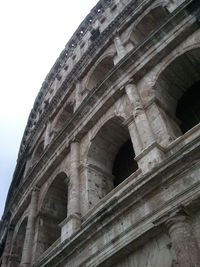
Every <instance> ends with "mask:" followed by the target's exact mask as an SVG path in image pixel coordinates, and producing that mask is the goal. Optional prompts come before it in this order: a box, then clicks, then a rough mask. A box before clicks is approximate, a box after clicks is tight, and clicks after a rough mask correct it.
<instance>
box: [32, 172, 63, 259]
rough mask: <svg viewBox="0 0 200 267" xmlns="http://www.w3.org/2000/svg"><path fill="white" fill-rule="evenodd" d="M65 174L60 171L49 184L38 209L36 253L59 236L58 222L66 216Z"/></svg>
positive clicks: (47, 246)
mask: <svg viewBox="0 0 200 267" xmlns="http://www.w3.org/2000/svg"><path fill="white" fill-rule="evenodd" d="M66 180H67V175H66V174H65V173H60V174H58V175H57V176H56V178H55V179H54V181H53V183H52V184H51V185H50V187H49V189H48V191H47V193H46V196H45V198H44V200H43V203H42V207H41V211H40V226H39V230H38V240H37V244H38V245H37V249H36V255H37V256H39V255H41V254H42V253H43V252H44V251H45V250H47V249H48V248H49V247H50V246H51V245H52V244H53V243H54V242H55V241H56V240H57V239H58V238H60V236H61V229H60V226H59V224H60V223H61V222H62V221H63V220H64V219H65V218H66V217H67V199H68V187H67V181H66Z"/></svg>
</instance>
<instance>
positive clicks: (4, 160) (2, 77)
mask: <svg viewBox="0 0 200 267" xmlns="http://www.w3.org/2000/svg"><path fill="white" fill-rule="evenodd" d="M97 2H98V1H97V0H82V1H81V0H73V1H70V0H17V1H16V0H0V93H1V94H0V218H1V215H2V213H3V209H4V204H5V198H6V195H7V191H8V187H9V185H10V182H11V179H12V174H13V171H14V168H15V164H16V159H17V154H18V149H19V145H20V141H21V138H22V135H23V131H24V128H25V125H26V122H27V118H28V115H29V112H30V110H31V108H32V105H33V102H34V99H35V97H36V95H37V93H38V91H39V89H40V87H41V84H42V82H43V80H44V78H45V76H46V74H47V73H48V72H49V70H50V68H51V67H52V65H53V64H54V62H55V60H56V59H57V57H58V56H59V54H60V52H61V51H62V49H63V48H64V46H65V44H66V43H67V41H68V40H69V38H70V37H71V36H72V34H73V32H74V31H75V30H76V28H77V27H78V25H79V24H80V22H81V21H82V20H83V19H84V18H85V16H86V15H87V14H88V13H89V11H90V10H91V8H92V7H93V6H94V5H95V4H96V3H97Z"/></svg>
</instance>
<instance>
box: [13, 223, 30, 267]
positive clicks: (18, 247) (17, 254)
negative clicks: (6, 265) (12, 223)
mask: <svg viewBox="0 0 200 267" xmlns="http://www.w3.org/2000/svg"><path fill="white" fill-rule="evenodd" d="M26 226H27V218H26V219H25V220H24V221H23V222H22V224H21V225H20V227H19V230H18V232H17V235H16V237H15V240H14V243H13V247H12V251H11V255H12V266H13V267H18V266H19V265H20V262H21V258H22V251H23V247H24V240H25V234H26Z"/></svg>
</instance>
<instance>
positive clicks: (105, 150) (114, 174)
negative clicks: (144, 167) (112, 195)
mask: <svg viewBox="0 0 200 267" xmlns="http://www.w3.org/2000/svg"><path fill="white" fill-rule="evenodd" d="M134 157H135V154H134V150H133V146H132V143H131V141H130V135H129V131H128V128H127V127H126V126H125V125H123V120H122V118H120V117H114V118H112V119H110V120H109V121H108V122H106V123H105V124H104V125H103V126H102V128H101V129H100V130H99V132H98V133H97V134H96V136H95V138H94V139H93V140H92V143H91V146H90V150H89V152H88V160H87V163H88V164H87V166H88V168H87V173H86V176H87V184H88V197H89V207H92V206H93V205H94V204H96V203H98V201H99V200H100V199H101V198H103V197H104V196H105V195H107V194H108V193H109V192H110V191H111V190H112V189H113V188H114V187H115V186H117V185H118V184H120V183H121V182H122V181H123V180H125V179H126V178H127V177H128V176H129V175H130V174H131V173H133V172H134V171H135V170H136V169H137V163H136V162H135V161H134ZM127 161H128V162H127ZM117 165H118V166H117ZM131 165H133V166H131Z"/></svg>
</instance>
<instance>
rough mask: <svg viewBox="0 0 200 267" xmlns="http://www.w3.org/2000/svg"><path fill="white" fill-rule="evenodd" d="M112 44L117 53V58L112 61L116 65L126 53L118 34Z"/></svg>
mask: <svg viewBox="0 0 200 267" xmlns="http://www.w3.org/2000/svg"><path fill="white" fill-rule="evenodd" d="M114 44H115V48H116V51H117V57H116V58H115V59H114V63H115V65H116V64H117V63H118V62H119V61H120V60H121V59H122V58H123V57H124V56H125V54H126V51H125V47H124V46H123V43H122V41H121V39H120V37H119V35H118V34H117V35H116V36H115V38H114Z"/></svg>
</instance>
